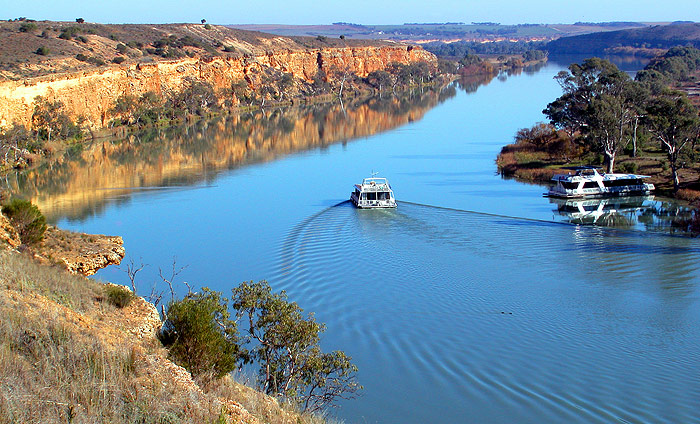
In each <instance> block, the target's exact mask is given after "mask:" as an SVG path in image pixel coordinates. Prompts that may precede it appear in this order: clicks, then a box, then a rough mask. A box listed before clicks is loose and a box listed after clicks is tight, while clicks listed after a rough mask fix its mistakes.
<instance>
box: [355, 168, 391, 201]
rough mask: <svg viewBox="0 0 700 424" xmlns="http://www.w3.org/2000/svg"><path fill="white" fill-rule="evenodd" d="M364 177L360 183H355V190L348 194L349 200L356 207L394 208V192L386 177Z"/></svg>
mask: <svg viewBox="0 0 700 424" xmlns="http://www.w3.org/2000/svg"><path fill="white" fill-rule="evenodd" d="M375 175H376V174H375V173H373V174H372V177H371V178H365V179H363V180H362V183H361V184H355V190H354V191H353V192H352V194H350V200H351V201H352V203H354V204H355V206H357V207H358V208H362V209H376V208H395V207H396V199H395V198H394V192H393V190H392V189H391V186H390V185H389V182H388V181H387V179H386V178H379V177H375Z"/></svg>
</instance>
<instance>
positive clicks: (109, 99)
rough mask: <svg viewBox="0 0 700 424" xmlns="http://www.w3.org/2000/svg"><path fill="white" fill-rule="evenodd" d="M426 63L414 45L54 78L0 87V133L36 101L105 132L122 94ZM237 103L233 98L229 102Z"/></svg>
mask: <svg viewBox="0 0 700 424" xmlns="http://www.w3.org/2000/svg"><path fill="white" fill-rule="evenodd" d="M417 61H424V62H427V63H429V64H430V65H431V66H433V67H435V66H436V64H437V59H436V58H435V56H434V55H432V54H431V53H429V52H427V51H425V50H423V49H421V48H418V47H413V46H405V45H396V46H364V47H346V48H327V49H307V50H291V49H287V50H277V51H268V52H264V53H260V54H257V55H249V56H247V57H241V58H225V57H218V58H214V59H211V60H210V61H206V60H202V59H199V58H188V59H182V60H177V61H160V62H151V63H140V64H137V65H130V66H117V65H113V66H110V67H109V68H106V69H105V68H100V69H96V70H93V71H85V72H77V73H70V74H55V75H49V76H43V77H37V78H31V79H26V80H24V81H2V82H0V128H4V127H7V126H10V125H12V124H13V123H18V124H22V125H25V126H29V125H30V123H31V115H32V112H33V109H34V98H35V97H36V96H42V97H44V98H46V99H48V100H51V101H53V100H60V101H61V102H63V103H64V105H65V107H66V112H67V113H68V114H69V116H71V117H72V118H78V117H79V116H82V117H84V118H85V119H86V123H87V125H88V126H90V127H91V128H101V127H105V126H106V125H107V124H108V122H109V120H110V118H111V114H110V109H111V108H112V107H113V106H114V103H115V100H116V99H117V98H118V97H119V96H121V95H125V94H128V95H136V96H139V95H141V94H143V93H145V92H148V91H153V92H156V93H159V94H169V93H175V92H178V91H180V90H181V89H182V87H183V86H184V84H185V82H186V81H188V80H200V81H206V82H208V83H210V84H212V86H213V87H214V89H216V90H221V89H229V88H230V87H231V83H232V82H235V81H240V80H245V81H247V82H248V84H249V85H250V86H251V88H253V89H257V88H259V86H260V84H261V79H260V77H259V75H260V74H261V71H263V70H264V69H265V68H268V67H272V68H275V69H277V70H279V71H282V72H285V73H291V74H293V75H294V77H295V78H297V79H299V80H303V81H306V82H309V81H311V80H312V78H313V77H314V76H315V75H316V73H317V72H318V71H319V70H323V71H325V72H326V74H327V75H332V74H333V73H334V71H336V70H348V71H351V72H354V73H355V74H357V75H358V76H360V77H365V76H367V74H369V73H370V72H372V71H376V70H381V69H385V68H386V67H387V66H388V65H389V64H390V63H392V62H399V63H403V64H409V63H413V62H417ZM233 100H234V101H235V99H233Z"/></svg>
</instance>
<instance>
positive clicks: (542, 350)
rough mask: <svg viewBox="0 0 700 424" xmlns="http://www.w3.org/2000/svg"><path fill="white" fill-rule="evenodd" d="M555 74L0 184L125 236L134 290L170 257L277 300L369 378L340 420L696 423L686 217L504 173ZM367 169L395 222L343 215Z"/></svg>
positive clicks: (162, 139) (104, 148) (116, 273)
mask: <svg viewBox="0 0 700 424" xmlns="http://www.w3.org/2000/svg"><path fill="white" fill-rule="evenodd" d="M560 69H562V67H561V66H560V65H557V64H555V63H552V64H551V65H548V66H546V67H544V68H543V69H541V70H539V71H538V72H536V73H523V74H521V75H514V76H509V77H505V76H504V77H502V78H496V79H494V80H492V81H490V82H488V83H486V84H484V83H485V82H486V81H479V80H474V81H469V82H464V83H462V84H460V85H459V86H458V87H453V88H452V89H446V90H444V91H442V92H441V93H432V92H425V93H423V94H416V95H414V96H413V97H411V98H408V99H403V100H401V101H397V100H393V99H382V100H381V101H380V100H378V99H375V100H372V101H369V102H360V103H358V104H351V105H345V106H344V108H340V107H338V106H334V107H325V108H321V109H293V110H287V111H279V110H269V111H266V113H265V115H264V116H263V115H262V114H257V115H247V116H241V117H235V118H230V119H228V120H227V119H221V120H218V121H214V122H211V123H207V124H200V125H198V126H195V127H191V128H189V129H188V130H186V131H185V130H178V131H170V132H163V133H160V134H153V135H150V136H143V137H140V138H133V139H131V140H129V141H126V142H122V143H101V144H99V145H97V146H93V147H91V148H89V149H86V150H85V151H82V152H73V159H72V160H65V161H63V162H60V163H54V164H52V165H51V167H50V169H48V170H35V171H32V172H31V173H28V174H23V175H19V176H16V177H15V179H13V180H11V181H8V183H9V184H10V185H11V186H12V187H13V188H15V189H16V190H18V191H21V192H23V193H25V194H26V195H28V196H30V197H31V198H32V199H33V200H34V201H35V202H37V203H38V204H40V206H41V207H42V209H43V210H44V211H45V212H46V214H47V215H48V216H50V217H51V219H52V220H53V221H54V222H56V223H58V224H59V225H60V226H62V227H66V228H70V229H74V230H79V231H85V232H89V233H105V234H118V235H121V236H123V238H124V240H125V245H126V249H127V254H128V256H130V257H132V258H134V259H135V260H136V261H137V262H138V261H139V259H141V260H142V261H143V262H144V263H147V264H150V265H149V267H148V268H146V270H145V271H143V272H142V273H141V274H139V277H140V278H141V284H142V286H143V287H148V286H150V284H151V282H152V281H156V280H158V267H162V268H163V269H164V270H167V269H169V267H170V264H171V263H172V260H173V257H176V258H177V263H178V265H187V268H186V269H185V270H184V271H183V272H182V274H181V275H180V276H179V278H180V281H183V280H184V281H188V282H189V283H190V284H194V285H196V286H209V287H212V288H214V289H216V290H221V291H224V292H228V291H229V289H230V288H231V287H232V286H234V285H236V284H238V283H239V282H241V281H244V280H259V279H267V280H268V281H270V283H271V285H272V286H273V287H274V288H275V289H284V290H286V291H287V292H288V293H289V297H290V298H291V299H292V300H295V301H297V302H298V303H299V304H300V305H301V306H302V307H303V308H304V309H305V310H307V311H314V312H315V313H316V317H317V319H318V320H319V321H322V322H325V323H326V324H327V326H328V330H327V332H326V334H325V335H324V339H323V346H324V348H325V349H328V350H332V349H342V350H345V351H346V352H347V353H348V354H349V355H351V356H352V357H353V359H354V362H355V363H356V364H357V365H358V366H359V368H360V373H359V379H360V382H361V383H362V384H363V385H364V386H365V390H364V395H363V396H362V397H360V398H358V399H355V400H351V401H347V402H344V403H342V405H341V408H340V409H338V410H337V411H334V413H335V414H337V416H339V417H340V418H342V419H344V420H345V421H346V422H348V423H374V422H379V423H425V422H475V423H481V422H519V423H524V422H529V423H542V422H552V423H559V422H581V423H591V422H601V423H607V422H613V421H620V422H675V423H681V422H700V412H698V411H700V408H699V407H700V373H699V372H698V370H699V369H700V301H699V298H698V295H699V294H700V290H699V289H698V284H699V283H700V267H699V262H698V258H699V256H700V242H699V241H698V240H695V239H690V238H686V237H679V236H673V235H669V234H668V228H669V226H670V224H669V220H668V219H669V216H672V215H675V214H676V213H677V212H678V210H677V207H676V206H675V205H672V204H669V203H664V202H661V201H658V200H655V199H650V198H644V199H631V200H629V201H627V202H624V204H622V205H620V204H617V205H612V206H611V205H605V204H604V205H600V204H594V205H561V204H557V203H551V202H550V201H549V199H547V198H543V197H542V192H543V191H544V187H542V186H538V185H529V184H523V183H519V182H516V181H513V180H505V179H502V178H500V177H499V176H498V175H496V172H495V171H496V169H495V164H494V159H495V157H496V154H497V153H498V151H499V150H500V148H501V146H502V145H504V144H505V143H508V142H510V140H512V137H513V134H514V133H515V131H516V130H517V129H518V128H521V127H524V126H530V125H532V124H533V123H534V122H537V121H541V120H543V116H542V115H541V113H540V111H541V110H542V109H543V108H544V106H545V105H546V104H547V102H549V101H551V100H552V99H554V98H555V97H557V96H558V95H559V94H560V90H559V87H558V85H557V84H556V82H555V81H554V80H553V79H552V77H553V76H554V75H555V74H556V73H557V72H558V71H559V70H560ZM372 170H377V171H380V172H381V174H380V175H381V176H386V177H388V178H389V180H390V181H391V183H392V186H393V187H394V190H395V193H396V196H397V198H398V199H399V201H400V203H399V207H398V208H397V209H396V210H391V211H360V210H356V209H354V208H353V207H351V205H350V204H349V203H348V202H346V199H347V198H348V196H349V194H350V190H351V186H352V184H353V183H355V182H359V181H360V180H361V179H362V178H363V177H366V176H368V175H369V173H370V172H371V171H372ZM581 208H582V209H581ZM610 209H616V210H621V211H623V213H622V214H618V215H614V216H613V215H610V214H609V213H608V211H609V210H610ZM577 210H578V212H577ZM581 210H584V211H588V212H592V211H594V212H595V213H596V214H595V215H591V214H590V213H588V214H586V213H583V215H582V212H580V211H581ZM577 213H578V215H576V214H577ZM566 222H581V223H592V222H596V223H599V224H601V223H607V224H614V225H616V226H618V227H619V228H609V227H599V226H577V225H571V224H569V223H566ZM647 230H652V231H647ZM98 277H100V278H103V279H106V280H110V281H115V282H121V283H126V281H127V280H126V275H125V273H124V272H123V271H121V270H119V269H117V268H115V267H111V268H108V269H105V270H103V271H101V272H100V273H99V274H98ZM146 290H147V289H144V291H146Z"/></svg>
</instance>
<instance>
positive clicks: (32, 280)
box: [0, 253, 105, 312]
mask: <svg viewBox="0 0 700 424" xmlns="http://www.w3.org/2000/svg"><path fill="white" fill-rule="evenodd" d="M0 288H2V289H7V290H13V291H18V292H21V293H34V294H38V295H41V296H44V297H46V298H48V299H50V300H53V301H55V302H56V303H58V304H61V305H63V306H66V307H68V308H70V309H73V310H75V311H78V312H86V311H88V310H93V309H101V308H104V307H105V304H104V303H102V300H103V298H104V290H103V286H102V285H101V284H99V283H97V282H95V281H92V280H88V279H86V278H85V277H81V276H77V275H71V274H68V273H67V272H65V271H64V270H63V269H62V268H59V267H58V266H46V265H40V264H38V263H36V262H34V261H32V260H30V259H29V258H27V257H26V256H23V255H15V254H9V253H0Z"/></svg>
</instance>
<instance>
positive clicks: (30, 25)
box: [19, 22, 36, 32]
mask: <svg viewBox="0 0 700 424" xmlns="http://www.w3.org/2000/svg"><path fill="white" fill-rule="evenodd" d="M34 30H36V24H35V23H34V22H24V23H23V24H22V25H20V26H19V32H34Z"/></svg>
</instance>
